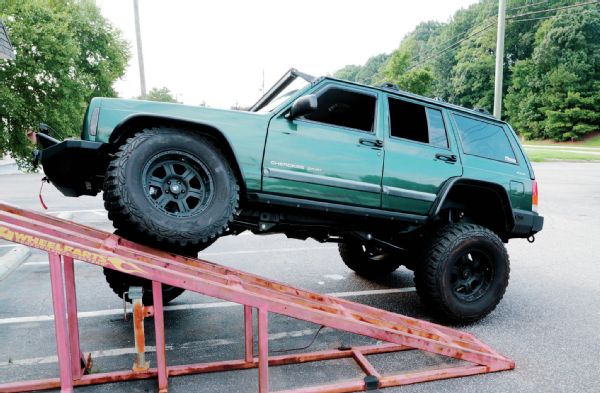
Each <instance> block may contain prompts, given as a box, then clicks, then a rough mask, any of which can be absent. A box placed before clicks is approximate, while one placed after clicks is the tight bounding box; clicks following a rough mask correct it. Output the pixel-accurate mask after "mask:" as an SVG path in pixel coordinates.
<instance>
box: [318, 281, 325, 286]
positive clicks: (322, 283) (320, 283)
mask: <svg viewBox="0 0 600 393" xmlns="http://www.w3.org/2000/svg"><path fill="white" fill-rule="evenodd" d="M317 284H319V285H325V281H317Z"/></svg>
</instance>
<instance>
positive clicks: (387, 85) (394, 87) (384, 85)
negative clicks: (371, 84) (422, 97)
mask: <svg viewBox="0 0 600 393" xmlns="http://www.w3.org/2000/svg"><path fill="white" fill-rule="evenodd" d="M377 87H379V88H382V89H389V90H396V91H400V88H399V87H398V85H396V84H393V83H391V82H383V83H382V84H380V85H379V86H377Z"/></svg>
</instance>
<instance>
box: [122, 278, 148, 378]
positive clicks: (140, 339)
mask: <svg viewBox="0 0 600 393" xmlns="http://www.w3.org/2000/svg"><path fill="white" fill-rule="evenodd" d="M143 293H144V289H143V288H142V287H129V291H128V293H127V296H129V298H130V299H131V303H132V304H133V337H134V339H135V351H136V354H135V361H134V362H133V371H134V372H139V371H148V369H149V368H150V362H147V361H146V337H145V333H144V317H145V315H144V304H143V303H142V296H143Z"/></svg>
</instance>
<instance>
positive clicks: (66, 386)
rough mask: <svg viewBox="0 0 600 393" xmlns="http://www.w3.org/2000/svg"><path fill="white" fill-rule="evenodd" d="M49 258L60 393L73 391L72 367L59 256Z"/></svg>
mask: <svg viewBox="0 0 600 393" xmlns="http://www.w3.org/2000/svg"><path fill="white" fill-rule="evenodd" d="M48 256H49V259H50V284H51V287H52V305H53V307H54V328H55V333H56V352H57V353H58V366H59V368H60V387H61V389H60V391H61V393H72V392H73V369H72V368H71V356H70V353H69V331H68V325H67V315H66V306H65V285H64V281H63V275H62V263H61V256H60V255H58V254H55V253H49V254H48Z"/></svg>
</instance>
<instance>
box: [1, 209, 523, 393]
mask: <svg viewBox="0 0 600 393" xmlns="http://www.w3.org/2000/svg"><path fill="white" fill-rule="evenodd" d="M0 238H1V239H5V240H8V241H11V242H15V243H20V244H23V245H26V246H29V247H34V248H38V249H40V250H44V251H47V252H48V254H49V264H50V280H51V290H52V302H53V309H54V324H55V335H56V349H57V354H58V363H59V369H60V373H59V375H60V376H59V378H53V379H44V380H35V381H19V382H11V383H6V384H0V392H21V391H32V390H44V389H52V388H58V387H60V388H61V392H72V391H73V387H74V386H84V385H91V384H100V383H110V382H120V381H129V380H138V379H147V378H157V379H158V390H159V392H167V391H168V377H169V376H177V375H188V374H197V373H207V372H219V371H229V370H239V369H249V368H258V392H259V393H268V392H269V371H268V370H269V366H278V365H287V364H296V363H304V362H315V361H322V360H330V359H340V358H352V359H354V360H355V361H356V363H357V364H358V365H359V366H360V368H361V369H362V370H363V371H364V373H365V374H366V375H367V377H366V378H364V379H363V378H357V379H352V380H347V381H340V382H335V383H332V384H329V385H322V386H310V387H306V388H298V389H292V390H285V391H280V392H279V393H284V392H285V393H309V392H310V393H334V392H355V391H364V390H370V389H373V388H383V387H390V386H399V385H405V384H412V383H417V382H424V381H432V380H438V379H445V378H455V377H462V376H468V375H474V374H483V373H488V372H495V371H502V370H510V369H513V368H514V367H515V364H514V362H513V361H512V360H510V359H508V358H506V357H504V356H502V355H500V354H499V353H497V352H495V351H494V350H492V349H491V348H490V347H489V346H488V345H486V344H484V343H483V342H481V341H480V340H478V339H477V338H475V337H474V336H473V335H471V334H469V333H464V332H460V331H458V330H455V329H451V328H448V327H444V326H441V325H437V324H434V323H431V322H426V321H423V320H418V319H415V318H410V317H407V316H403V315H400V314H395V313H391V312H388V311H384V310H380V309H376V308H373V307H369V306H365V305H362V304H359V303H354V302H350V301H347V300H343V299H338V298H335V297H332V296H327V295H321V294H318V293H314V292H310V291H306V290H302V289H299V288H295V287H292V286H289V285H286V284H282V283H278V282H275V281H271V280H267V279H265V278H262V277H260V276H256V275H252V274H249V273H245V272H242V271H238V270H235V269H231V268H229V267H225V266H222V265H218V264H215V263H211V262H207V261H203V260H199V259H194V258H187V257H182V256H178V255H174V254H170V253H167V252H163V251H159V250H156V249H153V248H150V247H146V246H142V245H140V244H137V243H134V242H130V241H127V240H126V239H123V238H121V237H119V236H116V235H114V234H110V233H108V232H104V231H100V230H97V229H94V228H91V227H88V226H85V225H81V224H77V223H74V222H70V221H66V220H62V219H59V218H55V217H52V216H49V215H46V214H41V213H36V212H33V211H28V210H25V209H20V208H17V207H14V206H11V205H7V204H4V203H0ZM74 259H77V260H81V261H83V262H88V263H91V264H95V265H98V266H102V267H106V268H110V269H115V270H118V271H121V272H124V273H127V274H132V275H135V276H138V277H142V278H145V279H148V280H150V281H152V290H153V300H154V305H153V307H152V308H151V309H149V310H150V311H149V312H148V315H150V314H152V315H153V316H154V328H155V329H154V330H155V341H156V363H157V364H156V367H154V368H149V369H143V368H142V369H140V368H139V367H138V368H136V369H134V370H125V371H115V372H107V373H99V374H86V370H88V369H89V367H90V363H91V359H90V357H89V356H88V358H85V357H84V355H83V353H82V351H81V349H80V341H79V334H80V333H79V326H78V320H77V300H76V288H75V272H74V263H73V260H74ZM63 273H64V280H63ZM163 283H164V284H169V285H174V286H178V287H181V288H185V289H188V290H191V291H194V292H197V293H201V294H204V295H208V296H211V297H216V298H219V299H223V300H227V301H231V302H235V303H238V304H240V305H243V312H244V339H245V340H244V341H245V352H244V353H245V356H244V358H243V359H240V360H226V361H219V362H212V363H200V364H191V365H183V366H167V361H166V351H165V332H164V310H163V304H162V284H163ZM254 309H256V313H257V319H258V357H254V355H253V351H254V348H253V346H254V344H253V341H254V332H253V310H254ZM134 310H136V308H135V307H134ZM137 310H138V313H139V312H143V311H142V308H138V309H137ZM270 312H271V313H277V314H281V315H285V316H288V317H292V318H296V319H300V320H304V321H308V322H312V323H316V324H320V325H324V326H328V327H331V328H334V329H339V330H344V331H347V332H350V333H355V334H359V335H363V336H367V337H371V338H374V339H377V340H380V341H385V342H386V343H385V344H379V345H370V346H360V347H353V348H342V349H333V350H325V351H318V352H312V353H303V354H289V355H282V356H269V354H268V352H269V349H268V313H270ZM135 319H136V318H135V317H134V320H135ZM141 322H142V327H143V316H142V318H141ZM141 331H142V333H141V334H143V329H142V330H141ZM137 333H138V329H136V334H137ZM142 339H143V338H142ZM136 341H137V340H136ZM414 349H418V350H423V351H427V352H430V353H433V354H438V355H443V356H447V357H451V358H454V359H459V360H463V361H466V362H468V364H467V365H464V364H463V365H460V366H453V367H445V368H442V369H435V370H422V371H416V372H410V373H404V374H396V375H386V376H382V375H381V374H380V373H379V372H378V371H377V370H376V369H375V368H374V367H373V365H372V364H371V363H370V362H369V361H368V360H367V356H369V355H374V354H382V353H390V352H397V351H404V350H414Z"/></svg>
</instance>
